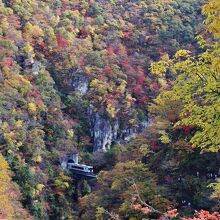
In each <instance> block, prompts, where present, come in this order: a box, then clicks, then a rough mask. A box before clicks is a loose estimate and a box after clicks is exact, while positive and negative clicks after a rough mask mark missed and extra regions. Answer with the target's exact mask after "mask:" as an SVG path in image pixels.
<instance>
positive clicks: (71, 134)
mask: <svg viewBox="0 0 220 220" xmlns="http://www.w3.org/2000/svg"><path fill="white" fill-rule="evenodd" d="M67 134H68V136H69V137H70V138H73V137H74V131H73V129H69V130H68V131H67Z"/></svg>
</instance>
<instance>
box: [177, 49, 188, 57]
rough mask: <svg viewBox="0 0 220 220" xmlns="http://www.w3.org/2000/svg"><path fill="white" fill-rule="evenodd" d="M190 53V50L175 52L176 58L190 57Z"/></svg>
mask: <svg viewBox="0 0 220 220" xmlns="http://www.w3.org/2000/svg"><path fill="white" fill-rule="evenodd" d="M189 54H190V51H188V50H178V51H177V52H176V54H175V58H180V57H188V56H189Z"/></svg>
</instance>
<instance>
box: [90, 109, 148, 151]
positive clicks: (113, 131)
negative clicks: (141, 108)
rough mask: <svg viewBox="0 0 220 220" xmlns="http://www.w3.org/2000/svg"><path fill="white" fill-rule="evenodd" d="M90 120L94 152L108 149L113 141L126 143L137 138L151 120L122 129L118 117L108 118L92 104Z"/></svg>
mask: <svg viewBox="0 0 220 220" xmlns="http://www.w3.org/2000/svg"><path fill="white" fill-rule="evenodd" d="M88 120H89V124H90V133H91V137H92V139H93V151H94V152H96V151H106V150H108V149H110V147H111V145H112V144H113V143H117V144H120V143H126V142H128V141H130V140H131V139H133V138H135V137H136V135H137V134H138V133H140V132H142V131H143V129H144V128H146V127H148V126H150V122H149V121H144V122H141V123H140V125H139V126H138V127H128V128H126V129H123V130H121V129H120V124H119V122H118V120H117V119H116V120H114V121H110V120H109V119H106V118H105V117H104V116H102V115H101V114H100V113H98V112H95V111H94V109H93V106H92V105H90V107H89V109H88Z"/></svg>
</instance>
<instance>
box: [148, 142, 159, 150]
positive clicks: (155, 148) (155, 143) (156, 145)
mask: <svg viewBox="0 0 220 220" xmlns="http://www.w3.org/2000/svg"><path fill="white" fill-rule="evenodd" d="M150 146H151V149H152V150H153V151H158V150H160V146H159V144H158V142H157V141H156V140H153V141H151V143H150Z"/></svg>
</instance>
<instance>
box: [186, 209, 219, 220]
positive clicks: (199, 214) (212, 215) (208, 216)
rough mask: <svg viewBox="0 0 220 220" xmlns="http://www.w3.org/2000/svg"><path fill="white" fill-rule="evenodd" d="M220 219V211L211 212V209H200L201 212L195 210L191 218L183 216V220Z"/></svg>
mask: <svg viewBox="0 0 220 220" xmlns="http://www.w3.org/2000/svg"><path fill="white" fill-rule="evenodd" d="M201 219H202V220H219V219H220V213H219V212H213V213H210V212H209V211H205V210H200V211H199V212H197V211H196V212H195V214H194V216H193V217H190V218H182V220H201Z"/></svg>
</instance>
